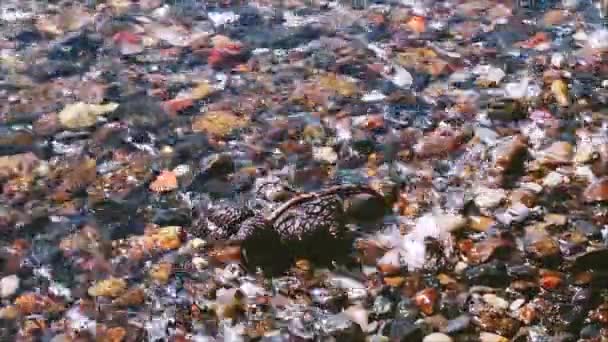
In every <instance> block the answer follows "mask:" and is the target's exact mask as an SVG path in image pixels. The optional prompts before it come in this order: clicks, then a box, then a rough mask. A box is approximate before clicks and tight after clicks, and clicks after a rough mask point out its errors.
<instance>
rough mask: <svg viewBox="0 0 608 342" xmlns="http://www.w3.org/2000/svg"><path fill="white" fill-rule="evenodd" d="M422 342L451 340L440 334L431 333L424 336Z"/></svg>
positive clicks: (448, 341)
mask: <svg viewBox="0 0 608 342" xmlns="http://www.w3.org/2000/svg"><path fill="white" fill-rule="evenodd" d="M422 342H452V338H451V337H450V336H448V335H446V334H442V333H432V334H430V335H426V336H425V337H424V339H423V340H422Z"/></svg>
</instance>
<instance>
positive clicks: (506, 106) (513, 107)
mask: <svg viewBox="0 0 608 342" xmlns="http://www.w3.org/2000/svg"><path fill="white" fill-rule="evenodd" d="M487 113H488V118H489V119H490V120H496V121H517V120H522V119H525V118H526V117H527V115H528V112H527V108H526V107H525V106H524V105H523V104H522V103H521V102H520V101H516V100H512V99H505V98H503V99H493V100H492V101H491V102H490V103H489V105H488V112H487Z"/></svg>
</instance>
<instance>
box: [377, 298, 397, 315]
mask: <svg viewBox="0 0 608 342" xmlns="http://www.w3.org/2000/svg"><path fill="white" fill-rule="evenodd" d="M392 309H393V302H392V301H391V300H390V299H388V298H386V297H384V296H378V297H376V298H375V299H374V304H373V305H372V312H373V313H374V314H376V315H377V316H382V315H386V314H388V313H390V312H391V310H392Z"/></svg>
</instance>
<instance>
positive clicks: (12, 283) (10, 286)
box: [0, 274, 19, 298]
mask: <svg viewBox="0 0 608 342" xmlns="http://www.w3.org/2000/svg"><path fill="white" fill-rule="evenodd" d="M18 289H19V277H18V276H17V275H15V274H12V275H9V276H6V277H3V278H2V279H0V297H2V298H7V297H11V296H12V295H14V294H15V293H16V292H17V290H18Z"/></svg>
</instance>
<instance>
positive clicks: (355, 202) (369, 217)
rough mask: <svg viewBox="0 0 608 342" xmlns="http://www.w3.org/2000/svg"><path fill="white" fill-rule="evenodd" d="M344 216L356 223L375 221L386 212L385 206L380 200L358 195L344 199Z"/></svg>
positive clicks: (371, 196)
mask: <svg viewBox="0 0 608 342" xmlns="http://www.w3.org/2000/svg"><path fill="white" fill-rule="evenodd" d="M344 206H345V208H344V209H345V214H346V216H347V218H349V219H354V220H356V221H364V222H369V221H376V220H378V219H380V218H382V217H383V216H384V214H385V212H386V205H385V203H384V201H383V200H382V199H381V198H378V197H377V196H373V195H371V194H358V195H354V196H350V197H349V198H347V199H346V201H345V203H344Z"/></svg>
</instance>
